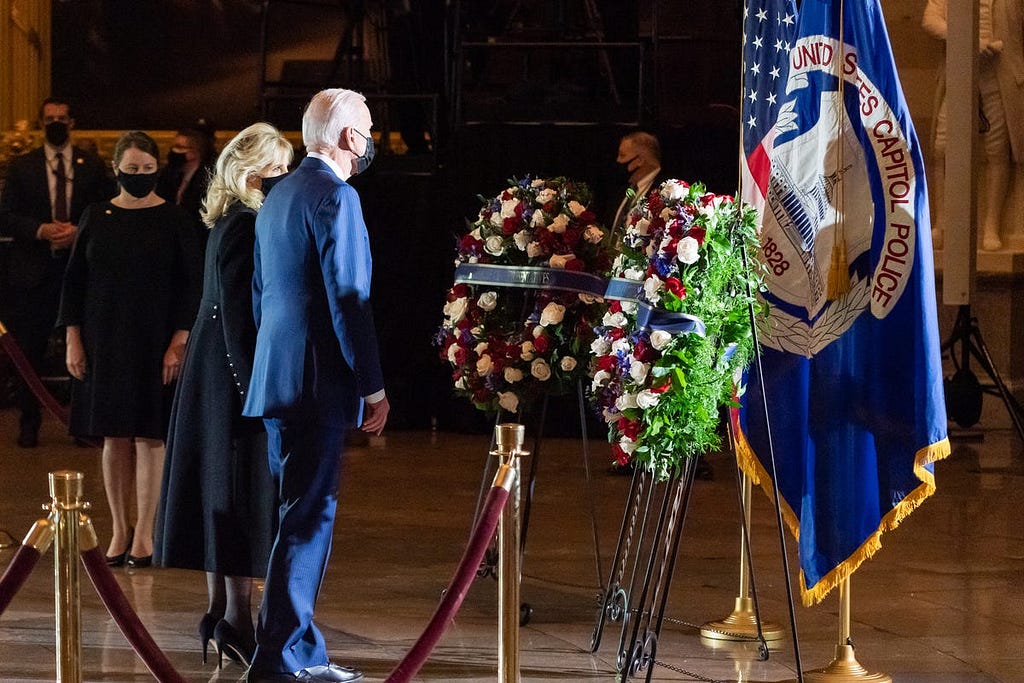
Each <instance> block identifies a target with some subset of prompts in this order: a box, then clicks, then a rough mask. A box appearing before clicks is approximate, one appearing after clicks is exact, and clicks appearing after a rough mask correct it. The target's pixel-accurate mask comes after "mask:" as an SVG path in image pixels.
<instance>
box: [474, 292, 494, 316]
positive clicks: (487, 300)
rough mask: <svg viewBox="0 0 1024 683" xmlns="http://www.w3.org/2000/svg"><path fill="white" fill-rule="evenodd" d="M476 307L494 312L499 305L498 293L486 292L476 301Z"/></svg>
mask: <svg viewBox="0 0 1024 683" xmlns="http://www.w3.org/2000/svg"><path fill="white" fill-rule="evenodd" d="M476 305H477V306H479V307H480V308H482V309H484V310H485V311H493V310H494V307H495V306H497V305H498V293H497V292H484V293H483V294H481V295H480V297H479V298H478V299H477V300H476Z"/></svg>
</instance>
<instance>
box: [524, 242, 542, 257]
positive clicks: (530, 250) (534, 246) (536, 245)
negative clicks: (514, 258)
mask: <svg viewBox="0 0 1024 683" xmlns="http://www.w3.org/2000/svg"><path fill="white" fill-rule="evenodd" d="M543 253H544V247H542V246H540V242H530V243H529V244H527V245H526V255H527V256H529V257H530V258H537V257H538V256H541V255H542V254H543Z"/></svg>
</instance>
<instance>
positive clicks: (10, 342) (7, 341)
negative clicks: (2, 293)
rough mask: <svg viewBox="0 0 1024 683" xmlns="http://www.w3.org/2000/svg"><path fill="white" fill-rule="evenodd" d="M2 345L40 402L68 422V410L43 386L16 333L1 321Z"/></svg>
mask: <svg viewBox="0 0 1024 683" xmlns="http://www.w3.org/2000/svg"><path fill="white" fill-rule="evenodd" d="M0 347H2V348H3V350H4V351H6V352H7V355H8V356H9V357H10V359H11V362H13V363H14V367H15V368H17V370H18V374H20V375H21V378H22V379H23V380H25V383H26V384H28V387H29V389H31V390H32V393H33V394H35V396H36V398H37V399H39V403H40V404H42V405H43V406H44V407H45V408H46V409H47V410H49V411H50V412H51V413H53V416H54V417H56V418H57V419H58V420H60V421H61V423H62V424H65V425H66V424H67V423H68V411H67V409H66V408H65V407H64V406H62V405H61V404H60V403H59V402H58V401H57V399H55V398H54V397H53V394H51V393H50V392H49V391H47V390H46V387H45V386H43V382H42V380H40V379H39V375H37V374H36V371H35V370H34V369H33V368H32V364H31V363H29V362H28V358H25V354H24V353H22V351H21V347H19V346H18V342H17V341H15V339H14V335H12V334H11V333H10V332H8V331H7V330H6V328H4V326H3V323H2V322H0Z"/></svg>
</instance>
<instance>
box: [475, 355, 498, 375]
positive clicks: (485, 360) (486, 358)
mask: <svg viewBox="0 0 1024 683" xmlns="http://www.w3.org/2000/svg"><path fill="white" fill-rule="evenodd" d="M493 369H494V363H493V362H492V361H491V356H490V354H486V353H485V354H484V355H482V356H480V358H479V359H477V361H476V374H478V375H480V376H481V377H486V376H487V375H489V374H491V370H493Z"/></svg>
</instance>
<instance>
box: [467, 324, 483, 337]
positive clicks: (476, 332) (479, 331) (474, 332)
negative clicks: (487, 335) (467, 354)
mask: <svg viewBox="0 0 1024 683" xmlns="http://www.w3.org/2000/svg"><path fill="white" fill-rule="evenodd" d="M469 333H470V334H471V335H473V336H474V337H479V336H480V335H481V334H483V333H484V328H482V327H480V326H479V325H477V326H476V327H471V328H469Z"/></svg>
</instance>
